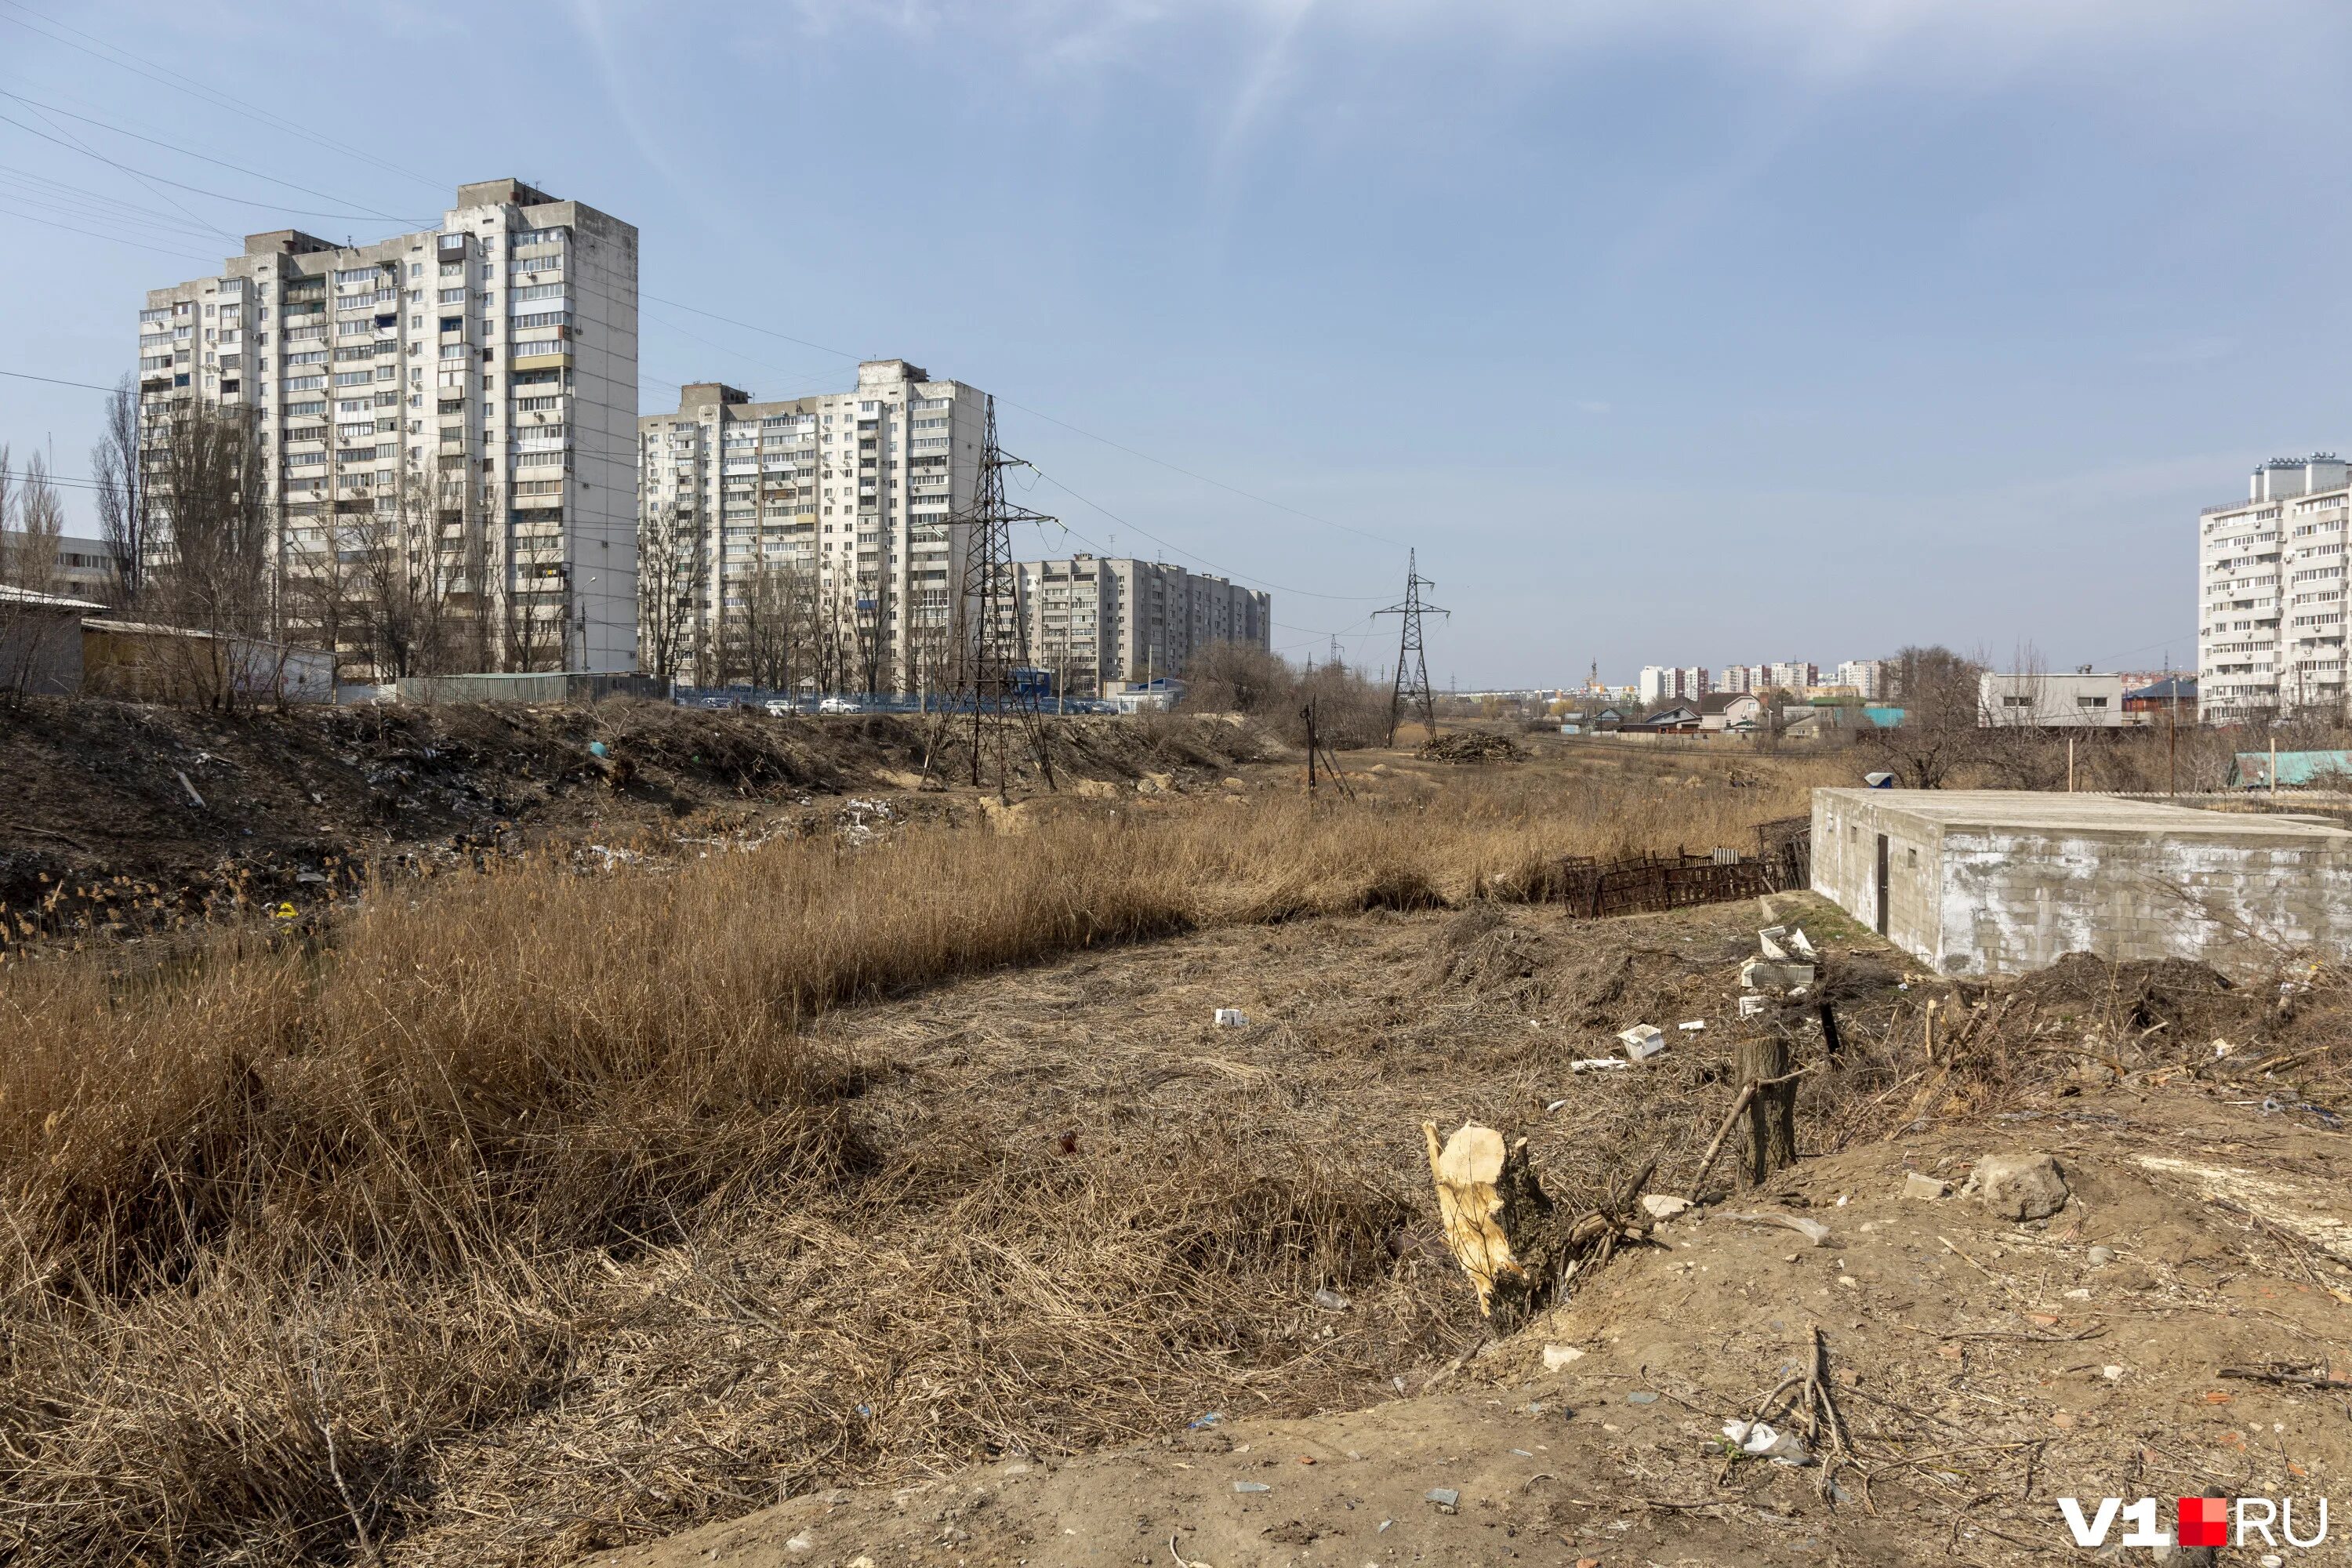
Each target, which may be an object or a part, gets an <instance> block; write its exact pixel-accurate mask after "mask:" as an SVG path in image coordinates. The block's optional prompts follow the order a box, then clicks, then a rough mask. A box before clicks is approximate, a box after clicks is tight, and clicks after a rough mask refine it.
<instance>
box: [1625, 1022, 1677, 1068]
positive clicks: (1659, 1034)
mask: <svg viewBox="0 0 2352 1568" xmlns="http://www.w3.org/2000/svg"><path fill="white" fill-rule="evenodd" d="M1617 1038H1618V1039H1619V1040H1621V1041H1622V1042H1623V1044H1624V1047H1625V1058H1626V1060H1628V1061H1636V1062H1645V1061H1648V1060H1649V1059H1650V1058H1652V1057H1654V1056H1656V1055H1657V1054H1658V1053H1659V1052H1661V1051H1663V1050H1664V1049H1665V1048H1666V1032H1665V1031H1664V1029H1661V1028H1659V1027H1658V1026H1656V1025H1655V1024H1636V1025H1634V1026H1633V1027H1632V1028H1630V1029H1625V1030H1622V1031H1620V1032H1619V1034H1618V1036H1617Z"/></svg>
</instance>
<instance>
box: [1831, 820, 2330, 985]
mask: <svg viewBox="0 0 2352 1568" xmlns="http://www.w3.org/2000/svg"><path fill="white" fill-rule="evenodd" d="M1812 889H1813V891H1815V892H1817V893H1820V894H1822V896H1823V897H1825V898H1827V899H1830V900H1832V901H1833V902H1835V903H1836V904H1837V905H1838V906H1839V907H1840V908H1841V909H1843V910H1845V911H1846V912H1847V913H1849V914H1851V915H1853V917H1854V918H1855V919H1856V920H1858V921H1862V922H1863V923H1864V925H1867V926H1870V927H1872V928H1873V929H1874V930H1875V931H1877V932H1878V933H1879V934H1880V935H1881V936H1883V937H1885V938H1886V939H1887V940H1888V941H1889V942H1893V943H1894V944H1895V946H1897V947H1900V948H1902V949H1903V950H1904V951H1905V952H1908V953H1910V954H1912V955H1913V956H1914V957H1916V958H1917V959H1919V960H1920V961H1921V962H1922V963H1927V964H1929V965H1931V966H1932V967H1934V968H1935V969H1936V970H1937V971H1938V972H1940V973H1947V974H1976V975H1982V974H2017V973H2023V972H2025V971H2027V970H2032V969H2039V968H2042V966H2044V965H2046V964H2049V963H2053V962H2054V961H2055V960H2057V959H2059V958H2061V957H2063V956H2064V955H2065V954H2067V953H2069V952H2090V953H2095V954H2096V955H2098V956H2099V957H2102V958H2106V959H2111V960H2116V961H2124V960H2136V959H2157V958H2187V959H2196V960H2200V961H2203V962H2206V963H2212V964H2214V965H2216V966H2217V967H2219V968H2221V969H2224V970H2228V971H2234V972H2237V973H2256V974H2270V973H2275V966H2276V963H2277V961H2278V954H2279V953H2281V952H2305V951H2307V952H2312V953H2314V954H2315V955H2317V956H2319V957H2321V958H2323V959H2326V960H2328V961H2331V962H2333V961H2338V960H2341V959H2343V958H2344V957H2345V956H2347V953H2352V832H2347V831H2345V830H2344V829H2343V828H2340V827H2336V826H2326V825H2322V824H2317V823H2314V822H2312V821H2310V820H2308V819H2305V818H2299V817H2288V816H2258V815H2254V814H2252V813H2237V812H2218V811H2199V810H2194V809H2191V808H2189V807H2186V806H2178V805H2165V804H2162V803H2158V802H2150V801H2139V800H2125V799H2122V798H2120V797H2117V796H2114V795H2074V794H2054V793H2040V792H2033V791H2024V790H1876V789H1817V790H1815V791H1814V792H1813V821H1812Z"/></svg>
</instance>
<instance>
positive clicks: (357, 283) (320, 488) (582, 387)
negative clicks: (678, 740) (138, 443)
mask: <svg viewBox="0 0 2352 1568" xmlns="http://www.w3.org/2000/svg"><path fill="white" fill-rule="evenodd" d="M139 353H140V357H139V370H140V380H139V388H140V403H141V408H142V418H143V419H145V420H146V421H147V422H148V424H149V426H150V429H151V430H152V428H153V426H154V423H155V421H156V420H157V419H158V418H159V417H163V418H167V417H168V411H169V407H170V405H171V403H172V402H173V400H174V399H177V398H186V397H194V398H196V399H199V400H201V401H202V402H204V403H205V404H208V405H214V406H216V407H218V408H221V409H225V410H233V411H236V412H238V413H240V414H242V415H244V416H246V417H247V418H248V419H250V420H251V421H252V422H253V428H254V432H255V437H256V440H257V444H258V447H259V449H260V452H261V454H262V456H263V458H265V459H266V460H267V462H268V466H269V472H270V475H271V479H270V489H269V494H268V500H269V501H270V503H271V507H272V510H273V512H274V514H275V515H276V517H277V518H278V550H277V554H278V559H277V561H276V563H275V568H276V570H277V571H278V574H280V581H281V582H283V581H284V580H285V578H286V577H287V576H288V575H289V574H298V573H300V572H302V571H305V570H307V569H314V568H309V567H306V564H305V563H314V562H318V561H321V560H324V559H326V558H327V554H326V552H329V551H331V550H335V549H338V548H340V547H341V545H342V543H343V535H344V531H345V530H346V529H350V528H352V527H355V526H356V525H357V522H358V521H359V520H360V519H362V518H365V517H368V516H369V515H371V514H374V513H378V512H381V511H388V510H393V509H394V507H395V506H396V505H398V504H399V502H398V500H397V492H398V490H399V489H401V487H402V485H403V476H404V475H414V476H417V477H418V478H419V479H420V480H423V479H425V477H426V476H429V477H430V479H429V483H425V484H423V485H422V486H421V487H420V488H424V489H429V490H430V491H432V492H433V504H434V507H435V510H436V519H435V521H436V527H435V529H434V539H435V546H436V551H437V552H438V555H439V565H440V568H441V570H442V573H443V576H444V580H445V581H446V582H447V583H448V584H449V587H450V591H451V596H452V599H453V601H455V602H457V603H458V604H460V605H464V606H466V607H467V609H469V610H470V611H472V612H473V613H477V614H480V615H483V616H487V617H488V618H489V620H490V621H491V622H492V624H493V626H494V627H495V628H496V632H495V635H493V636H491V637H486V638H485V641H486V643H487V644H488V647H489V649H490V655H489V662H490V663H491V664H492V666H493V667H494V668H546V669H551V668H569V669H588V670H627V669H632V668H635V660H636V527H635V514H636V507H635V493H636V445H635V434H636V421H637V231H636V229H635V228H634V227H633V226H630V225H628V224H625V223H623V222H621V221H620V220H619V219H617V218H614V217H612V216H608V215H607V214H604V213H602V212H599V211H597V210H596V209H595V208H593V207H591V206H588V205H584V204H583V203H580V202H571V201H559V200H557V199H556V198H554V197H553V196H551V195H547V194H546V193H544V192H542V191H536V190H533V189H531V188H530V186H528V185H525V184H521V183H520V181H516V180H511V179H505V180H489V181H485V182H482V183H480V184H467V185H460V186H458V187H457V205H455V206H453V207H451V208H450V209H449V210H448V211H447V212H446V213H445V214H444V215H443V217H442V222H441V226H439V227H438V228H437V229H426V230H424V231H421V232H419V233H415V234H404V235H398V236H395V237H393V238H391V239H385V240H379V241H376V242H375V243H373V244H370V245H362V246H358V247H343V246H337V245H335V244H333V243H331V241H328V240H323V239H320V238H317V237H313V236H310V235H307V234H303V233H300V232H299V231H296V230H291V229H286V230H279V231H278V232H276V233H272V234H258V235H253V236H250V237H247V240H246V245H245V254H244V255H243V256H238V257H231V258H228V260H227V261H226V264H225V265H224V266H223V268H222V269H221V272H220V273H219V274H218V275H217V276H215V277H211V278H199V279H193V280H191V281H189V282H186V283H182V284H179V285H177V286H176V287H173V288H169V289H151V290H149V292H148V295H147V308H146V309H145V310H142V311H141V312H140V317H139ZM167 548H168V547H167ZM476 576H479V577H480V578H481V581H479V582H476V581H473V580H472V579H473V578H474V577H476Z"/></svg>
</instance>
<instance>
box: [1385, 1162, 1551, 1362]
mask: <svg viewBox="0 0 2352 1568" xmlns="http://www.w3.org/2000/svg"><path fill="white" fill-rule="evenodd" d="M1421 1131H1422V1136H1423V1139H1425V1140H1426V1141H1427V1142H1428V1145H1429V1173H1430V1176H1431V1179H1432V1180H1433V1182H1434V1183H1435V1184H1436V1187H1437V1208H1438V1213H1439V1215H1440V1216H1441V1217H1442V1218H1443V1219H1444V1223H1445V1245H1446V1247H1447V1249H1448V1250H1449V1251H1451V1252H1452V1253H1453V1254H1454V1261H1455V1262H1457V1263H1459V1264H1460V1265H1461V1266H1462V1272H1463V1273H1465V1274H1466V1275H1468V1276H1469V1277H1470V1282H1471V1284H1472V1285H1473V1286H1474V1287H1475V1289H1477V1292H1478V1310H1479V1311H1481V1312H1483V1313H1485V1314H1486V1318H1487V1320H1488V1321H1490V1322H1492V1323H1493V1324H1494V1326H1495V1332H1496V1333H1498V1334H1507V1333H1509V1332H1511V1331H1513V1330H1514V1329H1516V1328H1517V1327H1518V1326H1519V1325H1520V1324H1521V1323H1522V1322H1525V1321H1527V1320H1528V1318H1529V1317H1530V1316H1532V1315H1533V1314H1534V1313H1536V1312H1538V1311H1539V1310H1542V1309H1543V1308H1544V1306H1546V1305H1547V1304H1548V1303H1549V1300H1550V1299H1551V1293H1552V1289H1553V1288H1554V1286H1555V1285H1556V1284H1557V1283H1558V1276H1559V1269H1560V1266H1561V1264H1562V1263H1563V1262H1564V1261H1565V1258H1564V1243H1565V1242H1566V1240H1567V1238H1566V1237H1564V1236H1563V1235H1562V1229H1563V1227H1562V1226H1561V1224H1560V1221H1561V1219H1562V1218H1564V1217H1565V1216H1562V1215H1556V1214H1555V1212H1554V1211H1553V1208H1552V1204H1551V1200H1550V1199H1549V1197H1547V1196H1546V1195H1545V1194H1544V1190H1543V1184H1541V1183H1540V1182H1538V1181H1537V1180H1536V1173H1535V1171H1534V1169H1533V1167H1531V1166H1530V1165H1529V1164H1528V1141H1527V1140H1526V1139H1524V1138H1521V1139H1519V1140H1518V1141H1517V1142H1512V1143H1506V1142H1505V1141H1504V1138H1503V1135H1502V1134H1501V1133H1500V1132H1497V1131H1495V1130H1494V1129H1493V1128H1491V1127H1479V1126H1476V1125H1475V1124H1467V1123H1465V1125H1464V1126H1463V1127H1462V1129H1461V1130H1460V1131H1457V1132H1455V1133H1454V1136H1453V1137H1451V1138H1449V1139H1447V1140H1446V1142H1445V1143H1444V1147H1443V1148H1441V1147H1440V1146H1439V1144H1438V1142H1437V1129H1436V1127H1435V1126H1434V1125H1433V1124H1432V1123H1430V1122H1426V1121H1424V1122H1423V1123H1422V1124H1421Z"/></svg>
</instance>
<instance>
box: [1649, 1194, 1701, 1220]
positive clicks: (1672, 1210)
mask: <svg viewBox="0 0 2352 1568" xmlns="http://www.w3.org/2000/svg"><path fill="white" fill-rule="evenodd" d="M1688 1207H1690V1200H1689V1199H1688V1198H1678V1197H1676V1196H1675V1195H1674V1194H1672V1193H1644V1194H1642V1212H1643V1214H1646V1215H1649V1216H1650V1217H1651V1218H1652V1219H1672V1218H1674V1217H1675V1215H1678V1214H1680V1213H1682V1212H1683V1210H1685V1209H1686V1208H1688Z"/></svg>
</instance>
